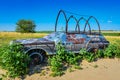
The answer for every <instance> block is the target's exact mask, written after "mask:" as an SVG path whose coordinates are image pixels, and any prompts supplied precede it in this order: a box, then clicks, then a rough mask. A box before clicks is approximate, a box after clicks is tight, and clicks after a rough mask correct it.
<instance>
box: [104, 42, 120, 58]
mask: <svg viewBox="0 0 120 80" xmlns="http://www.w3.org/2000/svg"><path fill="white" fill-rule="evenodd" d="M104 56H105V57H109V58H114V57H117V58H120V45H119V44H116V43H113V44H110V45H109V46H108V47H107V48H106V50H105V52H104Z"/></svg>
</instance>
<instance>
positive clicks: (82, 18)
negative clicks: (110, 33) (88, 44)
mask: <svg viewBox="0 0 120 80" xmlns="http://www.w3.org/2000/svg"><path fill="white" fill-rule="evenodd" d="M81 20H84V21H85V23H87V24H88V27H89V30H90V34H91V27H90V24H89V22H87V20H86V19H85V18H84V17H80V18H79V19H78V22H77V23H78V24H79V22H80V21H81ZM79 26H80V25H79ZM76 29H77V26H76Z"/></svg>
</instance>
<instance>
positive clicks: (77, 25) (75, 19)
mask: <svg viewBox="0 0 120 80" xmlns="http://www.w3.org/2000/svg"><path fill="white" fill-rule="evenodd" d="M71 19H73V20H74V21H75V22H76V27H77V28H78V33H80V26H79V24H78V20H77V18H76V17H74V16H73V15H71V16H70V17H69V18H68V19H67V23H66V33H68V25H69V21H70V20H71ZM75 31H77V29H75Z"/></svg>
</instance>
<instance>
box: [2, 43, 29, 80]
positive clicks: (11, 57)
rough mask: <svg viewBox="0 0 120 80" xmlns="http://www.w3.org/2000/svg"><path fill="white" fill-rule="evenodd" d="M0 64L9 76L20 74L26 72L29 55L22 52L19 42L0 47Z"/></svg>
mask: <svg viewBox="0 0 120 80" xmlns="http://www.w3.org/2000/svg"><path fill="white" fill-rule="evenodd" d="M0 59H1V66H2V68H3V69H5V70H7V75H8V76H9V77H13V78H14V77H17V76H22V75H25V74H26V73H27V70H28V69H27V66H28V64H29V60H30V58H29V56H28V55H26V54H25V53H24V52H23V47H22V45H20V44H13V45H9V46H4V47H2V48H0Z"/></svg>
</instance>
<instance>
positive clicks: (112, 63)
mask: <svg viewBox="0 0 120 80" xmlns="http://www.w3.org/2000/svg"><path fill="white" fill-rule="evenodd" d="M81 67H82V68H83V69H82V70H77V69H73V70H74V71H73V72H69V70H67V71H66V72H65V74H64V75H63V76H61V77H52V76H50V73H51V71H50V70H49V67H42V68H43V69H42V70H41V72H40V73H34V74H32V75H27V76H26V78H25V79H24V80H120V60H119V59H100V60H98V61H96V62H92V63H88V62H87V61H82V63H81ZM1 73H4V72H3V70H0V74H1ZM15 80H21V79H18V78H16V79H15Z"/></svg>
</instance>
